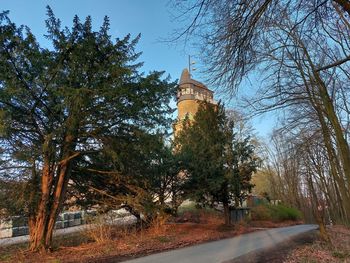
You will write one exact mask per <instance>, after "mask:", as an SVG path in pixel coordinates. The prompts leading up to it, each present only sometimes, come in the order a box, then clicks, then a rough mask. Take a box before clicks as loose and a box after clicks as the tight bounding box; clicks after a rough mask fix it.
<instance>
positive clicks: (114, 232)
mask: <svg viewBox="0 0 350 263" xmlns="http://www.w3.org/2000/svg"><path fill="white" fill-rule="evenodd" d="M177 220H179V221H181V222H185V223H179V222H178V221H177ZM177 220H173V219H172V220H169V219H168V218H167V217H165V216H157V217H155V218H154V219H153V222H152V225H151V226H150V227H149V228H147V229H141V230H140V228H139V227H136V226H124V227H122V226H109V227H108V229H107V230H108V232H109V233H108V234H105V233H104V231H105V230H106V229H105V228H103V224H102V226H101V228H95V229H93V230H92V231H93V234H92V235H91V233H90V235H86V233H84V232H82V233H75V234H71V235H68V236H64V237H58V238H57V239H56V240H55V249H54V251H53V252H51V253H48V254H35V253H30V252H28V251H26V250H25V247H24V246H23V245H22V247H21V248H19V247H18V246H12V247H7V248H5V250H4V249H0V261H1V260H2V261H4V262H38V261H39V260H38V259H40V261H41V262H119V261H122V260H125V259H128V258H134V257H139V256H143V255H147V254H151V253H155V252H160V251H164V250H170V249H175V248H180V247H185V246H189V245H193V244H198V243H203V242H207V241H213V240H218V239H222V238H229V237H233V236H236V235H240V234H243V233H247V232H252V231H254V230H255V228H252V227H251V226H250V225H249V224H248V223H241V224H237V225H235V226H230V227H227V226H224V225H223V217H222V215H221V214H220V213H217V212H213V211H207V210H199V211H195V213H193V214H191V213H190V211H186V212H185V213H182V215H181V216H180V217H179V218H178V219H177Z"/></svg>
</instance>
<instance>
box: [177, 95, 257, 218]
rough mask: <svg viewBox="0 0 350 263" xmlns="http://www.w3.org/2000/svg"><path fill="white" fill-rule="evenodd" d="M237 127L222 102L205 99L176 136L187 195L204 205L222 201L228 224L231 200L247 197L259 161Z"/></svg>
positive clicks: (236, 203) (247, 140) (236, 204)
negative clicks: (235, 130) (239, 137)
mask: <svg viewBox="0 0 350 263" xmlns="http://www.w3.org/2000/svg"><path fill="white" fill-rule="evenodd" d="M233 128H234V126H233V122H231V121H229V120H228V118H227V116H226V114H225V110H224V107H223V106H222V105H220V104H219V105H212V104H209V103H207V102H202V103H201V104H200V106H199V109H198V112H197V113H196V115H195V116H194V119H193V121H190V120H189V119H185V120H184V123H183V129H182V130H181V132H180V133H179V135H178V136H177V138H176V144H177V153H176V154H177V155H178V156H180V158H181V160H182V161H183V163H184V169H183V171H182V173H183V175H184V176H185V177H186V182H185V185H184V191H185V195H186V196H187V197H189V198H191V199H193V200H195V201H196V202H197V203H201V204H204V205H214V203H215V202H220V203H222V205H223V207H224V215H225V223H226V224H229V223H230V213H229V207H230V203H231V202H232V201H233V200H243V198H244V193H245V192H247V191H250V190H251V187H252V185H251V184H250V179H251V175H252V173H253V172H254V171H255V170H256V167H257V165H258V163H257V158H256V157H255V156H254V152H253V147H252V145H251V144H250V143H249V139H248V138H247V139H246V140H244V141H239V140H237V139H236V137H235V133H234V129H233ZM238 205H239V203H238V202H235V206H236V207H237V206H238Z"/></svg>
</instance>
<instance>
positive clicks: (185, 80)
mask: <svg viewBox="0 0 350 263" xmlns="http://www.w3.org/2000/svg"><path fill="white" fill-rule="evenodd" d="M182 84H193V85H195V86H197V87H200V88H203V89H206V90H209V91H211V90H210V89H208V88H207V87H206V86H205V85H204V84H203V83H201V82H199V81H197V80H194V79H192V78H191V74H190V72H189V71H188V69H187V68H185V69H184V70H183V71H182V74H181V78H180V82H179V85H182Z"/></svg>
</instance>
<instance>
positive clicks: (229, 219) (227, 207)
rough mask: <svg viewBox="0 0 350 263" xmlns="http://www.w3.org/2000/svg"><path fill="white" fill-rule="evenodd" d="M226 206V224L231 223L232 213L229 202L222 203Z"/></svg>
mask: <svg viewBox="0 0 350 263" xmlns="http://www.w3.org/2000/svg"><path fill="white" fill-rule="evenodd" d="M222 204H223V206H224V218H225V225H230V224H231V213H230V206H229V203H228V202H226V201H225V202H223V203H222Z"/></svg>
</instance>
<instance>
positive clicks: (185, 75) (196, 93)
mask: <svg viewBox="0 0 350 263" xmlns="http://www.w3.org/2000/svg"><path fill="white" fill-rule="evenodd" d="M200 101H207V102H209V103H212V104H216V101H215V100H214V92H213V91H211V90H210V89H208V88H207V87H206V86H205V85H204V84H203V83H201V82H199V81H196V80H194V79H192V78H191V74H190V73H189V71H188V69H184V70H183V71H182V74H181V78H180V82H179V86H178V91H177V110H178V116H177V121H176V123H175V125H174V133H175V136H176V134H177V133H178V132H179V131H180V130H181V126H182V121H183V120H184V119H185V118H186V117H188V118H189V119H190V120H191V119H193V117H194V115H196V113H197V110H198V106H199V102H200Z"/></svg>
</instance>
